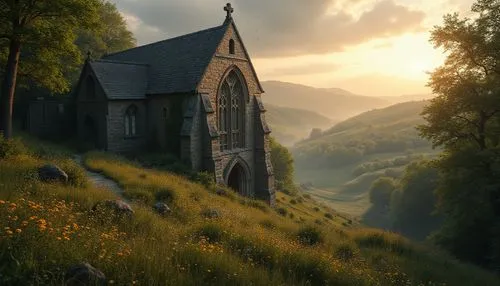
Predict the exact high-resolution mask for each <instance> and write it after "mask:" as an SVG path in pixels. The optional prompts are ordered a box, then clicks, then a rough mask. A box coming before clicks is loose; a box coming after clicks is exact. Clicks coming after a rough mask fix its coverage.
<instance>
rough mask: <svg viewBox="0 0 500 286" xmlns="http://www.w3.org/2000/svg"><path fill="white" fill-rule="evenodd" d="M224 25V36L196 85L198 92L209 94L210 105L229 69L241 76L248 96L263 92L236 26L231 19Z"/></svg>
mask: <svg viewBox="0 0 500 286" xmlns="http://www.w3.org/2000/svg"><path fill="white" fill-rule="evenodd" d="M224 25H226V27H227V28H226V31H225V33H224V36H223V37H222V40H221V41H220V43H219V45H218V47H217V50H216V53H215V55H214V56H213V58H212V60H211V61H210V64H209V65H208V67H207V69H206V70H205V73H204V75H203V77H202V79H201V81H200V83H199V85H198V92H200V93H207V94H210V95H211V99H212V103H215V102H214V100H215V99H214V98H213V97H214V95H215V94H216V93H217V90H218V88H219V84H220V83H221V82H222V80H223V78H224V77H225V76H227V74H228V73H229V71H230V70H231V69H237V70H239V72H241V73H242V74H243V77H244V80H245V82H246V84H247V87H248V93H249V94H250V95H258V94H261V93H263V92H264V91H263V89H262V86H261V84H260V82H259V79H258V77H257V73H256V72H255V69H254V67H253V65H252V62H251V59H250V57H249V55H248V52H247V50H246V48H245V45H244V44H243V41H242V39H241V37H240V35H239V32H238V30H237V28H236V25H235V24H234V22H233V20H232V19H230V20H226V23H225V24H224Z"/></svg>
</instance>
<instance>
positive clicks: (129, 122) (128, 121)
mask: <svg viewBox="0 0 500 286" xmlns="http://www.w3.org/2000/svg"><path fill="white" fill-rule="evenodd" d="M137 113H138V110H137V106H135V105H131V106H129V108H127V111H126V112H125V122H124V123H125V136H128V137H131V136H135V135H137Z"/></svg>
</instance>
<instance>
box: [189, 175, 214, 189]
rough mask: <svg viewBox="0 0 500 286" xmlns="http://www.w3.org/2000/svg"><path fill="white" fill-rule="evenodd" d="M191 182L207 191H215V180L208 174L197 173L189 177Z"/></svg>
mask: <svg viewBox="0 0 500 286" xmlns="http://www.w3.org/2000/svg"><path fill="white" fill-rule="evenodd" d="M190 179H191V180H192V181H194V182H197V183H200V184H202V185H203V186H205V188H207V189H209V190H215V187H216V186H215V178H214V175H213V174H212V173H210V172H198V173H195V174H193V175H191V178H190Z"/></svg>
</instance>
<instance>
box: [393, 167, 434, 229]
mask: <svg viewBox="0 0 500 286" xmlns="http://www.w3.org/2000/svg"><path fill="white" fill-rule="evenodd" d="M438 179H439V178H438V171H437V169H436V168H434V167H433V166H432V165H430V163H429V162H426V161H422V162H418V163H412V164H411V165H409V166H408V167H407V168H406V171H405V174H404V176H403V178H402V179H401V181H400V183H399V187H398V189H397V190H396V191H394V192H393V193H392V198H391V218H392V227H393V229H394V230H396V231H398V232H401V233H403V234H405V235H406V236H408V237H411V238H415V239H424V238H426V237H427V236H428V235H429V234H430V233H431V232H432V231H435V230H437V229H438V227H439V225H440V222H441V218H440V217H438V216H437V215H436V214H435V213H434V212H435V206H436V203H437V200H436V196H435V191H436V189H437V186H438V185H437V184H438Z"/></svg>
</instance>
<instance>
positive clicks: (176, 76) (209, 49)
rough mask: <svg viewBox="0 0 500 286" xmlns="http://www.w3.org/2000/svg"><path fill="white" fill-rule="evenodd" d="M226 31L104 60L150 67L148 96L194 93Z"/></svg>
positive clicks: (187, 37)
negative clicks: (141, 64)
mask: <svg viewBox="0 0 500 286" xmlns="http://www.w3.org/2000/svg"><path fill="white" fill-rule="evenodd" d="M226 29H227V25H226V24H224V25H221V26H218V27H215V28H211V29H207V30H202V31H199V32H195V33H192V34H187V35H183V36H180V37H176V38H172V39H167V40H164V41H160V42H156V43H152V44H148V45H144V46H141V47H137V48H132V49H129V50H126V51H122V52H118V53H115V54H111V55H107V56H105V57H104V58H103V59H105V60H111V61H130V62H138V63H145V64H148V66H149V71H148V75H149V82H148V87H147V90H146V92H145V93H146V94H170V93H185V92H192V91H195V90H196V88H197V86H198V83H199V82H200V81H201V79H202V77H203V73H204V72H205V70H206V68H207V66H208V65H209V63H210V61H211V59H212V57H213V55H214V54H215V52H216V50H217V47H218V45H219V43H220V42H221V41H222V38H223V37H224V34H225V32H226ZM133 81H134V82H139V81H138V80H135V79H134V80H133Z"/></svg>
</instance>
